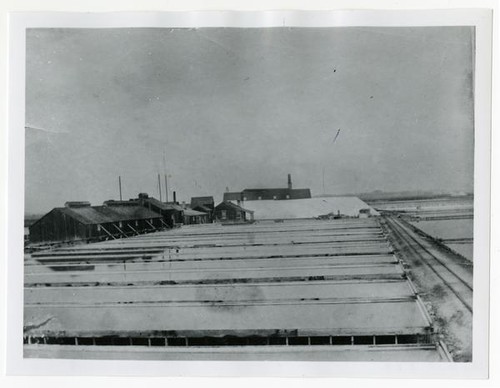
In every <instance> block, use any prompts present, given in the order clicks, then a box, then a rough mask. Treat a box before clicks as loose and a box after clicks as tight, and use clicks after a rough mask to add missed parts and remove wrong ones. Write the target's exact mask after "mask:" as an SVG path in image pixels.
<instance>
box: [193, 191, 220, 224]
mask: <svg viewBox="0 0 500 388" xmlns="http://www.w3.org/2000/svg"><path fill="white" fill-rule="evenodd" d="M214 208H215V201H214V197H192V198H191V209H192V210H195V211H198V212H202V213H206V215H207V222H212V221H213V214H214Z"/></svg>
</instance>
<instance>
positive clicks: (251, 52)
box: [23, 25, 489, 363]
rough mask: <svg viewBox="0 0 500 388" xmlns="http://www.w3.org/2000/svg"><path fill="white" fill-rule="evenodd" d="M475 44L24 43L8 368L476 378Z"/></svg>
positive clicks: (465, 39) (287, 32)
mask: <svg viewBox="0 0 500 388" xmlns="http://www.w3.org/2000/svg"><path fill="white" fill-rule="evenodd" d="M475 38H476V30H475V28H474V26H467V25H463V26H400V27H383V26H379V27H377V26H372V27H368V26H364V27H363V26H357V27H355V26H352V27H301V26H283V27H269V28H268V27H255V28H250V27H231V28H228V27H203V26H200V27H164V28H146V27H141V28H138V27H134V28H132V27H127V28H70V27H64V28H55V27H54V28H45V27H44V28H28V29H26V37H25V39H26V63H25V65H26V78H25V79H26V101H25V103H26V110H25V200H24V204H25V209H24V296H23V297H24V306H23V316H24V318H23V320H24V322H23V356H24V357H25V358H38V359H82V360H85V359H100V360H105V359H108V360H109V359H112V360H121V359H127V360H156V361H160V360H181V361H192V360H194V361H196V360H198V361H199V360H212V361H256V360H259V361H353V362H355V361H373V362H432V363H439V362H441V363H443V362H444V363H451V362H465V363H470V362H471V361H473V360H472V354H473V346H474V344H473V341H472V338H473V335H472V333H473V325H472V322H473V296H474V291H473V289H474V284H473V267H474V263H478V262H486V261H487V260H488V259H489V258H488V257H474V255H473V245H474V241H473V223H474V205H473V204H474V182H475V180H474V178H475V177H474V156H475V152H474V144H475V137H474V133H475V115H474V109H475V93H474V90H475V52H476V41H475Z"/></svg>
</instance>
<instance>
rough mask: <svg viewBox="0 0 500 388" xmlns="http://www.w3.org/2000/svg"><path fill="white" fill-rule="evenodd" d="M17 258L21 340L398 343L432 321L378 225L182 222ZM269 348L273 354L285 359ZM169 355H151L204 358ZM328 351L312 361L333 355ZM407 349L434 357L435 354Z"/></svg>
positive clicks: (374, 222)
mask: <svg viewBox="0 0 500 388" xmlns="http://www.w3.org/2000/svg"><path fill="white" fill-rule="evenodd" d="M25 263H26V264H25V290H24V298H25V310H24V319H25V330H26V333H25V335H26V336H28V337H44V338H45V337H51V338H57V337H64V338H69V337H72V336H73V337H85V338H88V337H96V338H98V337H100V336H101V337H102V336H119V337H127V336H129V337H132V336H137V335H138V336H139V337H144V336H146V337H148V338H149V337H154V336H156V335H158V333H163V334H161V335H165V336H166V337H172V336H173V337H177V336H184V337H186V338H187V337H189V338H197V337H200V338H202V337H203V338H204V337H225V336H240V337H247V336H255V335H256V336H263V337H266V336H272V335H274V334H275V333H281V335H284V336H287V337H289V336H291V337H294V336H376V335H382V336H384V335H389V336H395V335H396V336H397V335H403V336H404V335H417V334H418V335H427V334H428V333H429V330H430V328H431V326H432V323H431V321H430V318H429V316H428V314H427V312H426V310H425V307H424V306H423V304H422V303H421V302H420V299H419V298H418V297H417V295H416V294H415V289H414V287H413V286H412V284H411V283H410V282H409V281H408V280H407V279H406V278H405V272H404V269H403V266H402V265H401V264H400V263H399V261H398V260H397V259H396V257H395V256H394V255H393V249H392V247H391V246H390V244H389V243H388V241H387V240H386V238H385V236H384V234H383V232H382V230H381V228H380V226H379V224H378V222H377V220H376V219H345V220H333V221H315V220H301V221H292V222H289V221H286V222H263V223H255V224H241V225H232V226H229V225H218V224H211V225H191V226H188V227H182V228H179V229H173V230H168V231H162V232H158V233H151V234H147V235H141V236H136V237H132V238H128V239H121V240H111V241H105V242H101V243H94V244H85V245H75V246H67V247H64V248H60V249H55V250H52V251H41V252H37V253H35V254H33V255H27V256H26V260H25ZM273 333H274V334H273ZM26 346H27V347H26V351H27V352H28V353H29V352H30V351H31V352H32V353H31V354H35V353H36V354H38V355H40V354H43V352H44V351H45V350H44V349H45V348H44V347H43V346H45V347H47V348H51V347H52V349H54V352H56V353H57V352H58V351H59V350H57V349H58V348H59V347H58V346H55V347H54V346H53V345H43V346H42V347H41V348H40V347H36V346H38V345H26ZM32 346H35V347H34V348H33V347H32ZM75 346H78V345H75ZM269 346H271V345H269ZM290 346H291V345H290ZM129 347H131V348H133V346H132V345H130V346H127V348H129ZM288 347H289V345H287V346H286V348H287V349H288ZM292 347H293V346H292ZM66 348H68V347H66ZM83 348H85V346H83ZM189 348H191V347H189ZM243 348H244V349H250V348H252V346H245V347H243ZM271 348H274V346H271ZM278 348H279V350H276V356H273V354H274V353H273V352H270V353H269V354H270V355H271V356H270V357H271V359H274V358H273V357H277V358H276V359H282V360H285V359H287V357H288V356H287V354H288V353H287V352H289V350H284V349H283V348H284V347H278ZM396 348H397V347H396ZM28 349H31V350H28ZM96 349H105V350H103V352H102V353H101V355H103V356H104V355H105V354H106V352H109V347H100V346H97V347H92V349H91V350H90V351H89V353H88V355H89V358H92V357H94V355H95V354H96V353H95V351H96ZM175 349H177V348H176V347H175V346H174V347H172V348H170V346H169V349H168V351H166V352H164V353H161V352H159V353H154V352H153V353H151V354H152V355H151V357H153V358H152V359H154V357H159V359H169V357H172V358H171V359H182V357H184V356H182V354H189V355H187V356H185V357H187V358H186V359H190V357H194V358H193V359H196V357H199V358H198V359H204V357H205V356H203V354H204V353H203V352H199V351H197V350H195V351H193V352H191V353H190V352H189V349H188V350H186V349H185V348H180V349H183V350H182V351H181V352H180V353H179V358H175V357H174V356H170V355H175V354H176V353H175ZM302 349H304V347H302ZM366 349H368V347H367V348H366ZM205 350H206V349H205ZM172 351H173V353H172ZM186 351H187V353H185V352H186ZM33 352H34V353H33ZM63 352H66V350H63ZM183 352H184V353H183ZM324 352H325V353H328V354H330V350H324ZM331 352H332V354H330V355H326V356H325V355H324V354H323V353H321V352H320V353H318V354H316V356H312V357H313V359H314V357H323V358H321V359H325V360H326V359H335V357H337V356H336V354H338V353H335V352H336V351H333V350H331ZM367 352H368V350H367ZM370 352H371V351H370ZM408 352H409V353H408V358H409V359H411V360H413V359H412V357H414V358H419V357H421V358H423V359H427V358H436V359H440V356H439V352H438V350H437V348H432V347H431V348H426V349H425V350H422V349H420V350H419V351H418V352H417V351H414V349H412V350H408ZM56 353H54V354H56ZM241 353H242V354H244V355H243V356H238V355H237V357H240V358H241V359H245V357H247V356H248V357H251V354H252V352H249V353H247V350H241ZM292 353H293V352H292ZM292 353H290V354H292ZM389 353H390V354H392V353H391V352H389ZM389 353H387V354H389ZM85 354H86V355H87V353H85ZM148 354H149V353H148ZM153 354H155V355H153ZM228 354H230V352H229V353H224V352H217V351H216V352H215V353H214V355H215V356H217V355H220V356H221V357H222V358H223V359H224V357H229V356H228ZM235 354H239V353H235ZM279 354H281V355H282V357H280V356H279ZM349 354H350V355H351V354H352V357H353V359H360V360H361V359H367V358H366V357H368V355H367V354H365V353H359V352H355V353H349ZM360 354H363V355H362V356H360ZM401 354H402V353H401ZM412 354H413V356H412ZM424 354H428V355H426V356H423V355H424ZM344 356H345V357H347V358H345V357H344V358H342V357H341V356H340V355H339V356H338V357H339V359H345V360H348V359H349V357H350V356H349V355H344ZM85 357H86V356H84V358H85ZM141 357H142V356H141ZM162 357H163V358H162ZM165 357H166V358H165ZM290 357H292V356H290ZM293 357H296V356H293ZM293 357H292V358H293ZM376 357H380V358H381V359H383V358H384V357H386V356H384V355H383V353H378V356H376ZM387 357H389V356H387ZM145 359H148V357H145ZM207 359H216V358H213V357H212V356H210V357H209V358H207ZM295 359H296V358H295Z"/></svg>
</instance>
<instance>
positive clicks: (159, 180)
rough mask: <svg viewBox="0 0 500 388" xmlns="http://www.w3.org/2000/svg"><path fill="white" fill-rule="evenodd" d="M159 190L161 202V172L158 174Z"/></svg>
mask: <svg viewBox="0 0 500 388" xmlns="http://www.w3.org/2000/svg"><path fill="white" fill-rule="evenodd" d="M158 190H159V191H160V202H161V179H160V174H158Z"/></svg>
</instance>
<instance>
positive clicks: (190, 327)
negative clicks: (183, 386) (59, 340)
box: [24, 300, 430, 337]
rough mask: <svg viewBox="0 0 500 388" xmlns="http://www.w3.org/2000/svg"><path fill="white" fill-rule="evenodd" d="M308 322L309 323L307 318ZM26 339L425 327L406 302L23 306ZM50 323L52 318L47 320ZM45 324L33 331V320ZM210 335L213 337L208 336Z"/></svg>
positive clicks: (412, 329) (398, 331)
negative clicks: (28, 328) (27, 330)
mask: <svg viewBox="0 0 500 388" xmlns="http://www.w3.org/2000/svg"><path fill="white" fill-rule="evenodd" d="M311 317H314V319H311ZM24 318H25V322H26V323H27V324H28V325H33V327H34V328H33V329H32V332H31V334H32V335H43V334H44V335H61V334H64V335H65V336H88V335H94V336H97V335H112V334H114V333H121V334H122V335H124V334H128V333H130V335H132V333H145V332H151V333H154V332H158V331H165V332H175V333H176V334H177V335H182V334H183V333H186V332H191V333H190V334H188V335H189V336H192V337H195V336H206V335H209V334H211V335H216V334H219V333H220V334H219V335H227V334H235V335H241V334H243V333H244V334H248V333H252V334H257V335H258V334H262V333H264V334H271V333H272V332H276V331H293V332H294V333H296V335H302V336H303V335H318V334H319V335H347V334H348V335H353V334H357V335H361V334H369V335H372V334H407V333H410V334H415V333H422V334H423V333H425V332H426V330H427V328H429V326H430V322H429V321H428V320H427V319H426V318H425V316H424V315H423V314H422V311H421V306H419V305H418V303H417V302H415V301H411V300H404V301H391V302H384V301H380V302H379V301H375V302H374V301H367V302H350V301H346V302H343V303H320V301H307V302H306V301H305V303H295V304H277V303H275V304H267V305H252V304H248V303H247V304H238V305H230V304H228V305H221V304H202V303H197V304H188V303H186V304H184V305H182V306H179V305H177V306H168V305H164V304H163V305H162V304H151V303H150V304H147V305H144V304H137V303H136V304H131V305H111V304H110V305H106V306H97V307H96V306H91V305H87V306H83V305H72V304H68V305H51V304H47V305H43V306H40V305H37V306H32V305H29V306H26V310H25V316H24ZM51 318H52V319H51ZM40 319H41V320H42V322H46V323H45V324H44V325H43V326H41V327H39V328H38V327H36V326H37V325H36V324H35V322H37V321H38V320H40ZM214 333H216V334H214Z"/></svg>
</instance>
